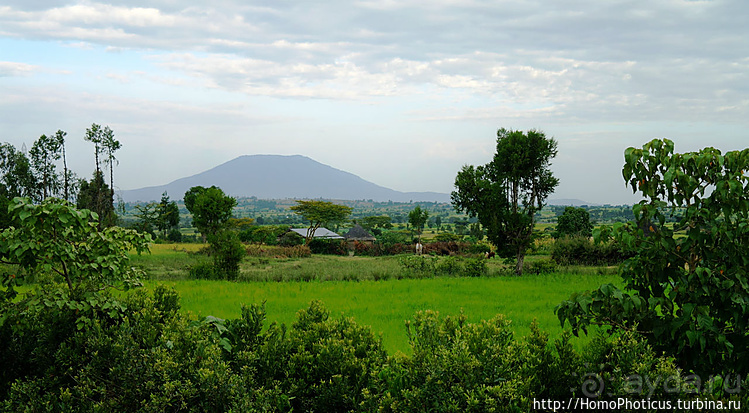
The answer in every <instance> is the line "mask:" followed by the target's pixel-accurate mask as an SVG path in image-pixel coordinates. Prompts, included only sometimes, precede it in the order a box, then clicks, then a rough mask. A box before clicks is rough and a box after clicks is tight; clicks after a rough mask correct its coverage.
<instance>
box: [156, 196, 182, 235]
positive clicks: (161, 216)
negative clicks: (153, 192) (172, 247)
mask: <svg viewBox="0 0 749 413" xmlns="http://www.w3.org/2000/svg"><path fill="white" fill-rule="evenodd" d="M156 228H158V230H159V231H161V236H162V237H164V238H167V236H168V235H169V234H170V231H173V230H174V229H179V207H177V203H176V202H174V201H171V202H169V195H167V193H166V191H165V192H164V193H163V194H162V195H161V201H160V202H159V203H158V204H157V206H156Z"/></svg>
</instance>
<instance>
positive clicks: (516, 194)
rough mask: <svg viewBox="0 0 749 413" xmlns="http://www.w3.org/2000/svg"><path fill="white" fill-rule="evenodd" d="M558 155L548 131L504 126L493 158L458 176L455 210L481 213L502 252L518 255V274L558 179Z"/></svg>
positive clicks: (467, 168)
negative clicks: (555, 169)
mask: <svg viewBox="0 0 749 413" xmlns="http://www.w3.org/2000/svg"><path fill="white" fill-rule="evenodd" d="M556 154H557V143H556V141H555V140H554V139H553V138H547V137H546V135H545V134H544V133H543V132H540V131H536V130H531V131H528V132H527V133H523V132H522V131H513V130H507V129H500V130H498V131H497V152H496V153H495V154H494V159H493V160H492V161H491V162H490V163H488V164H486V165H480V166H478V167H474V166H469V165H466V166H464V167H463V169H461V171H460V172H458V176H457V177H456V178H455V188H456V190H455V191H454V192H453V193H452V194H451V198H452V203H453V205H454V206H455V209H456V210H459V211H466V212H467V213H468V215H469V216H471V217H478V221H479V222H480V223H481V225H482V226H483V227H484V229H485V230H486V236H487V238H488V239H489V241H490V242H491V243H492V244H494V246H495V247H496V248H497V254H498V255H499V256H501V257H505V258H515V262H516V265H515V273H516V274H517V275H521V274H522V273H523V260H524V259H525V253H526V251H527V250H528V248H529V247H530V246H531V244H532V242H533V225H534V220H535V215H536V213H537V212H538V211H540V210H541V209H542V208H543V206H544V203H545V202H546V198H547V197H548V196H549V194H551V193H552V192H553V191H554V188H556V186H557V185H558V184H559V180H558V179H557V178H555V177H554V176H553V175H552V173H551V170H550V169H549V167H550V164H551V159H552V158H554V157H555V156H556Z"/></svg>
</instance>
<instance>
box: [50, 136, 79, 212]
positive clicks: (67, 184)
mask: <svg viewBox="0 0 749 413" xmlns="http://www.w3.org/2000/svg"><path fill="white" fill-rule="evenodd" d="M67 135H68V133H67V132H65V131H63V130H60V129H58V130H57V132H56V133H55V136H54V138H53V139H54V140H55V142H56V143H57V144H58V145H59V146H60V153H61V155H62V196H63V199H65V200H66V201H70V195H71V193H72V192H73V190H72V189H71V182H72V181H74V180H75V179H74V178H73V176H71V174H72V172H71V171H69V170H68V160H67V158H66V156H65V137H66V136H67ZM71 179H72V181H71Z"/></svg>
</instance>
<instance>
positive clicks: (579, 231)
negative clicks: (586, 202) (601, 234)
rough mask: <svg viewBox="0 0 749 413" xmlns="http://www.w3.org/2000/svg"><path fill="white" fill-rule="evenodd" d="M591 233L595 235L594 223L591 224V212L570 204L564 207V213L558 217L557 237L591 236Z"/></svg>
mask: <svg viewBox="0 0 749 413" xmlns="http://www.w3.org/2000/svg"><path fill="white" fill-rule="evenodd" d="M591 235H593V224H591V222H590V214H589V213H588V210H586V209H585V208H575V207H571V206H568V207H566V208H564V212H563V213H562V215H560V216H558V217H557V230H556V234H555V238H559V237H564V236H580V237H587V238H590V236H591Z"/></svg>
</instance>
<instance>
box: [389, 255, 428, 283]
mask: <svg viewBox="0 0 749 413" xmlns="http://www.w3.org/2000/svg"><path fill="white" fill-rule="evenodd" d="M398 262H399V263H400V265H401V266H402V267H403V270H404V274H405V277H406V278H412V277H413V278H425V277H433V276H434V273H435V258H434V257H429V256H424V255H404V256H402V257H400V258H399V259H398Z"/></svg>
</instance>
